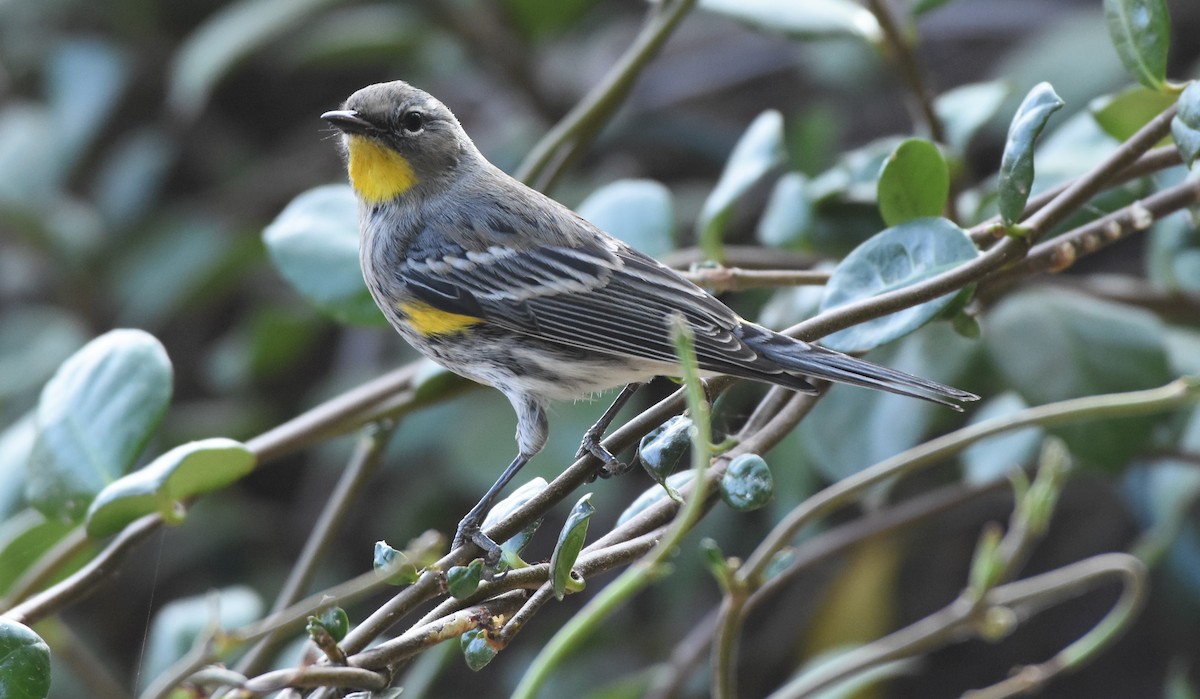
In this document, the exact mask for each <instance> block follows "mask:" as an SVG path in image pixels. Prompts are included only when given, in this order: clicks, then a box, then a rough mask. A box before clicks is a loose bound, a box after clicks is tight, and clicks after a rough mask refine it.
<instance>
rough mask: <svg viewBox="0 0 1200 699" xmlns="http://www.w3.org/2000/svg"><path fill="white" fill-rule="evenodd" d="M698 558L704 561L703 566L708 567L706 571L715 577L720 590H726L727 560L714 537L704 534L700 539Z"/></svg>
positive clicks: (727, 580) (727, 581) (727, 579)
mask: <svg viewBox="0 0 1200 699" xmlns="http://www.w3.org/2000/svg"><path fill="white" fill-rule="evenodd" d="M700 560H701V561H702V562H703V563H704V567H705V568H708V572H710V573H712V576H713V577H714V578H716V580H717V583H718V584H719V585H720V586H721V589H722V591H726V590H728V589H729V574H730V570H729V560H728V559H727V558H725V553H724V552H723V551H721V545H720V544H718V543H717V541H716V539H713V538H712V537H709V536H706V537H704V538H703V539H701V540H700Z"/></svg>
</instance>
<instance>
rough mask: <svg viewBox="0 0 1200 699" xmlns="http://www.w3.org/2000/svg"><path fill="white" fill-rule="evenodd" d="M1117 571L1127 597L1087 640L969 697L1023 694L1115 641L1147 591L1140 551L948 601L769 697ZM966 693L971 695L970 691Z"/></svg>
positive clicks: (934, 643)
mask: <svg viewBox="0 0 1200 699" xmlns="http://www.w3.org/2000/svg"><path fill="white" fill-rule="evenodd" d="M1113 577H1116V578H1117V579H1119V580H1120V581H1121V582H1122V583H1123V589H1122V595H1121V597H1120V599H1118V600H1117V603H1116V604H1115V605H1114V606H1113V608H1112V609H1111V610H1109V613H1108V614H1106V615H1105V617H1104V618H1103V619H1101V620H1100V622H1099V623H1098V624H1097V625H1096V626H1095V627H1094V628H1093V629H1092V630H1091V631H1089V632H1088V633H1087V634H1085V635H1084V637H1083V638H1080V639H1079V640H1077V641H1075V642H1074V643H1072V644H1071V645H1069V646H1067V648H1064V649H1063V650H1062V651H1060V652H1059V653H1058V654H1056V655H1055V656H1054V658H1052V659H1051V660H1049V661H1047V662H1046V663H1043V664H1041V665H1035V666H1027V667H1025V668H1022V669H1020V670H1019V671H1018V672H1016V673H1015V674H1014V675H1013V676H1012V677H1010V678H1009V679H1007V680H1005V681H1003V682H1001V683H999V684H997V685H994V686H992V687H990V688H988V689H986V690H981V691H979V692H971V693H968V694H967V695H965V696H966V697H972V698H973V699H985V698H986V699H1001V698H1002V697H1009V696H1013V695H1015V694H1023V693H1027V692H1029V691H1032V690H1034V689H1037V688H1038V687H1040V686H1042V685H1043V684H1045V683H1046V682H1047V681H1048V680H1049V679H1050V678H1051V677H1053V676H1054V675H1056V674H1058V673H1060V672H1062V671H1063V670H1066V669H1068V668H1073V667H1078V666H1079V664H1081V663H1082V662H1083V660H1085V659H1088V658H1091V657H1094V655H1095V653H1096V652H1098V651H1099V650H1100V649H1101V648H1102V647H1104V646H1105V645H1107V644H1109V643H1111V642H1112V641H1113V640H1114V639H1115V638H1116V636H1117V634H1118V632H1119V631H1121V630H1122V629H1123V628H1124V627H1125V626H1126V625H1127V624H1128V623H1129V621H1130V620H1131V619H1132V618H1133V616H1134V614H1135V613H1136V612H1137V610H1138V609H1139V608H1140V607H1141V606H1142V604H1143V603H1144V601H1145V596H1146V577H1147V573H1146V569H1145V567H1144V566H1143V565H1142V564H1141V562H1140V561H1138V560H1137V559H1136V558H1134V557H1133V556H1130V555H1129V554H1124V553H1108V554H1101V555H1099V556H1093V557H1092V558H1088V559H1085V560H1083V561H1079V562H1077V563H1072V564H1070V565H1066V566H1063V567H1062V568H1058V569H1056V570H1053V571H1050V572H1048V573H1043V574H1041V575H1037V576H1034V577H1031V578H1026V579H1024V580H1018V581H1016V582H1012V583H1008V584H1007V585H1002V586H1000V587H997V588H995V589H994V590H992V591H991V592H989V593H988V595H987V597H986V598H985V599H984V600H982V602H980V601H977V600H973V599H971V597H970V595H969V594H966V593H964V594H963V595H961V596H959V597H958V598H957V599H955V600H954V601H953V602H951V603H950V604H949V605H948V606H946V607H943V608H942V609H940V610H938V611H936V612H934V613H933V614H930V615H929V616H927V617H925V618H923V619H921V620H919V621H917V622H915V623H913V624H910V625H909V626H907V627H905V628H903V629H900V630H898V631H895V632H893V633H891V634H888V635H887V636H885V637H883V638H881V639H878V640H876V641H874V642H872V643H869V644H867V645H865V646H860V647H858V648H856V649H855V650H853V651H851V652H850V653H847V654H846V655H843V656H842V657H840V658H838V659H837V660H835V661H833V662H830V663H827V664H825V665H822V666H821V667H820V668H819V669H817V670H814V671H812V672H809V673H805V674H803V675H800V676H799V677H797V678H796V679H794V680H792V681H791V682H788V683H787V684H785V685H784V686H782V687H780V688H779V689H777V690H776V691H775V692H773V693H772V694H770V695H769V699H798V698H799V697H809V696H813V695H814V694H815V693H817V692H820V691H822V690H824V689H828V688H829V687H831V686H833V685H834V684H836V683H838V682H839V681H842V680H844V679H847V678H850V677H852V676H854V675H856V674H858V673H859V672H861V671H863V670H864V669H866V668H869V667H876V666H878V665H881V664H883V663H887V662H891V661H894V660H901V659H904V658H910V657H914V656H917V655H921V654H924V653H926V652H928V651H930V650H933V649H935V648H938V647H940V646H942V645H945V644H946V643H949V642H952V641H959V640H962V639H963V637H964V636H967V637H969V636H979V635H980V629H981V623H980V617H981V615H982V614H983V612H984V610H986V609H988V608H1001V609H1012V608H1021V607H1027V608H1028V610H1029V611H1028V612H1026V613H1025V614H1018V615H1017V616H1028V615H1030V614H1032V613H1033V612H1034V611H1036V610H1039V609H1043V608H1045V607H1048V606H1050V605H1051V604H1053V603H1055V602H1057V601H1060V600H1062V599H1065V598H1068V597H1075V596H1078V595H1080V594H1082V593H1084V592H1086V591H1088V590H1090V589H1092V588H1093V587H1094V586H1095V585H1096V584H1097V583H1099V582H1106V581H1108V580H1110V579H1112V578H1113ZM964 699H965V697H964Z"/></svg>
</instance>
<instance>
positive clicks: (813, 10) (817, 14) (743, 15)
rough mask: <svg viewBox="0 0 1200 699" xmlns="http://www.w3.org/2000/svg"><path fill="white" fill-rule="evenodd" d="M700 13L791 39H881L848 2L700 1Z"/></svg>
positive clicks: (874, 23) (874, 24)
mask: <svg viewBox="0 0 1200 699" xmlns="http://www.w3.org/2000/svg"><path fill="white" fill-rule="evenodd" d="M699 6H700V9H702V10H707V11H709V12H714V13H717V14H722V15H725V16H727V17H732V18H734V19H736V20H738V21H739V22H744V23H746V24H748V25H750V26H752V27H756V28H758V29H762V30H765V31H769V32H775V33H779V34H783V35H784V36H787V37H790V38H793V39H830V38H836V37H852V38H857V39H862V40H864V41H867V42H869V43H871V44H875V43H878V42H879V41H880V40H882V38H883V30H882V29H881V28H880V27H879V22H878V20H876V19H875V15H873V14H871V13H870V12H869V11H868V10H867V9H866V8H864V7H863V6H861V5H859V4H857V3H854V2H850V0H805V1H804V2H793V1H792V0H700V4H699Z"/></svg>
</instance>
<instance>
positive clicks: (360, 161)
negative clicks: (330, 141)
mask: <svg viewBox="0 0 1200 699" xmlns="http://www.w3.org/2000/svg"><path fill="white" fill-rule="evenodd" d="M348 145H349V150H350V167H349V169H350V184H351V186H353V187H354V191H356V192H358V196H360V197H362V198H363V200H365V201H366V202H367V203H369V204H382V203H383V202H385V201H389V200H391V199H395V198H396V197H398V196H400V195H401V194H403V193H405V192H407V191H408V190H410V189H412V187H413V185H415V184H416V183H417V173H415V172H413V169H412V165H409V163H408V161H407V160H405V159H404V156H402V155H400V154H399V153H397V152H396V151H394V150H392V149H391V148H388V147H386V146H381V145H379V144H378V143H376V142H374V141H372V140H371V139H369V138H367V137H365V136H351V137H350V140H349V144H348Z"/></svg>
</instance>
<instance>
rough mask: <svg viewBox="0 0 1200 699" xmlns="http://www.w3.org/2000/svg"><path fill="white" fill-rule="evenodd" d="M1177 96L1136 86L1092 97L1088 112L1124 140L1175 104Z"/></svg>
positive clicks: (1112, 133)
mask: <svg viewBox="0 0 1200 699" xmlns="http://www.w3.org/2000/svg"><path fill="white" fill-rule="evenodd" d="M1175 99H1176V97H1175V95H1172V94H1168V93H1165V92H1157V91H1155V90H1150V89H1147V88H1145V87H1141V86H1135V87H1131V88H1129V89H1128V90H1125V91H1123V92H1120V93H1117V94H1115V95H1109V96H1106V97H1100V98H1098V99H1095V100H1092V103H1091V104H1089V105H1088V111H1090V112H1091V113H1092V118H1093V119H1095V120H1096V123H1097V124H1099V125H1100V128H1102V129H1104V133H1106V134H1108V135H1109V136H1112V137H1113V138H1115V139H1117V140H1118V141H1124V140H1126V139H1128V138H1129V137H1130V136H1132V135H1133V134H1135V133H1137V131H1138V129H1140V128H1142V127H1143V126H1145V125H1146V124H1147V123H1148V122H1149V121H1150V120H1151V119H1153V118H1154V117H1156V116H1158V115H1159V114H1161V113H1162V112H1163V110H1164V109H1166V108H1167V107H1170V106H1171V105H1172V104H1174V103H1175Z"/></svg>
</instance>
